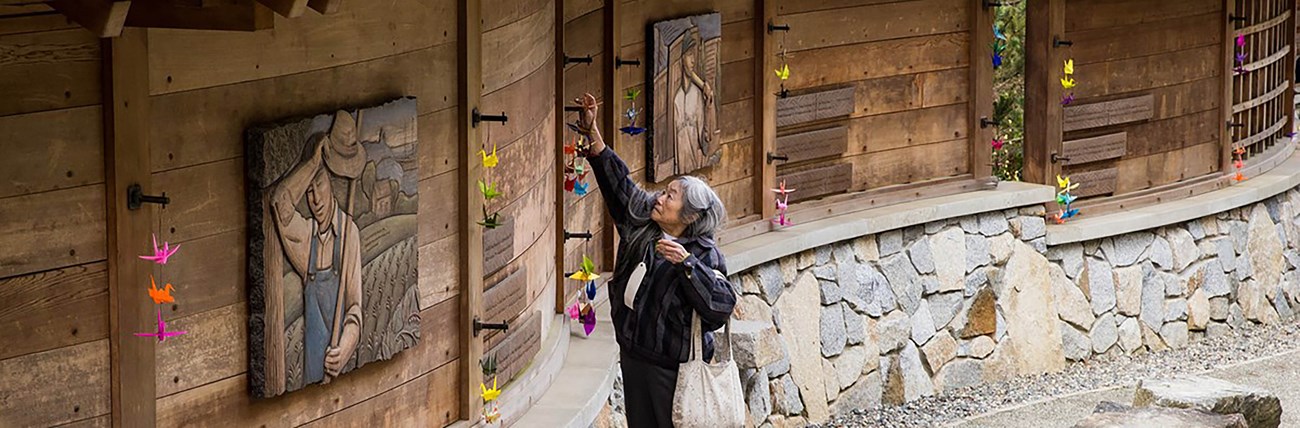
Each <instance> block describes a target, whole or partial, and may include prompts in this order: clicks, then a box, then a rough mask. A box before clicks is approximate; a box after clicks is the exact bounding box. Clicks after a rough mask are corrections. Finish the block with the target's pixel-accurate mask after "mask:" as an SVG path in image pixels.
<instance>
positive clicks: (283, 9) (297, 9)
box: [257, 0, 307, 18]
mask: <svg viewBox="0 0 1300 428" xmlns="http://www.w3.org/2000/svg"><path fill="white" fill-rule="evenodd" d="M257 2H258V3H261V4H262V5H263V6H266V7H268V8H271V10H273V11H275V13H278V14H280V16H283V17H285V18H297V17H299V16H302V14H303V12H306V11H307V0H257Z"/></svg>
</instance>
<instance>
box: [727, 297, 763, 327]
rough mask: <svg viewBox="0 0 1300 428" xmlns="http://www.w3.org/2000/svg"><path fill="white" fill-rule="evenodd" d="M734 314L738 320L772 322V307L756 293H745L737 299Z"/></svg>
mask: <svg viewBox="0 0 1300 428" xmlns="http://www.w3.org/2000/svg"><path fill="white" fill-rule="evenodd" d="M732 316H733V317H734V318H735V319H738V320H746V321H761V322H766V323H770V322H772V307H771V306H768V304H767V302H764V301H763V298H762V297H758V296H756V295H744V296H741V297H740V300H738V301H736V310H735V311H734V312H733V313H732Z"/></svg>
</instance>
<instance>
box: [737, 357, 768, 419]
mask: <svg viewBox="0 0 1300 428" xmlns="http://www.w3.org/2000/svg"><path fill="white" fill-rule="evenodd" d="M740 380H741V384H742V386H743V387H744V388H745V404H746V406H748V410H749V412H748V414H749V421H750V423H752V424H754V426H758V425H759V424H761V423H763V421H764V420H766V419H767V415H770V414H772V388H771V385H770V382H768V380H767V370H764V369H757V370H752V369H751V370H745V371H743V372H741V373H740Z"/></svg>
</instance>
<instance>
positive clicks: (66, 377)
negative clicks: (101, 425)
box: [0, 340, 110, 427]
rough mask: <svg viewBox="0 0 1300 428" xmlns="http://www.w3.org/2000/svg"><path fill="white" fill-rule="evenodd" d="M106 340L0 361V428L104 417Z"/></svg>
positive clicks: (107, 390)
mask: <svg viewBox="0 0 1300 428" xmlns="http://www.w3.org/2000/svg"><path fill="white" fill-rule="evenodd" d="M108 355H109V350H108V340H95V341H91V342H86V343H82V344H78V345H72V346H67V347H62V348H58V349H54V350H50V351H45V352H38V353H34V354H27V355H24V356H21V357H16V358H8V359H4V360H0V379H4V380H5V381H4V382H0V397H5V399H4V400H3V401H0V425H3V426H14V427H22V426H52V425H59V424H63V423H68V422H73V421H77V420H81V419H85V418H89V417H95V416H99V415H104V414H108V413H109V401H110V396H109V366H108V364H109V363H108V361H109V357H108Z"/></svg>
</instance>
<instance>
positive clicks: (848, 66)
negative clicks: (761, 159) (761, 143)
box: [785, 33, 970, 90]
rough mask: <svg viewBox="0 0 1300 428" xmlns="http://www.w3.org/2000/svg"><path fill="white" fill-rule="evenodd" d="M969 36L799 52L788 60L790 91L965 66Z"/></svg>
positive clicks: (920, 38) (932, 37)
mask: <svg viewBox="0 0 1300 428" xmlns="http://www.w3.org/2000/svg"><path fill="white" fill-rule="evenodd" d="M969 45H970V35H969V34H968V33H946V34H938V35H933V36H921V37H908V38H903V39H892V40H884V41H880V42H875V43H868V44H861V45H846V46H836V47H829V48H821V49H814V50H809V51H803V52H800V53H799V54H798V55H796V56H794V57H792V58H790V59H789V64H790V79H789V80H787V81H786V82H785V86H786V88H789V89H791V90H800V89H809V88H816V87H821V86H826V85H835V84H843V83H847V82H853V81H857V80H863V79H873V78H878V77H886V76H896V75H900V74H910V73H921V72H929V71H938V70H947V69H952V68H961V67H966V66H967V65H968V64H969V63H970V49H969Z"/></svg>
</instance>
